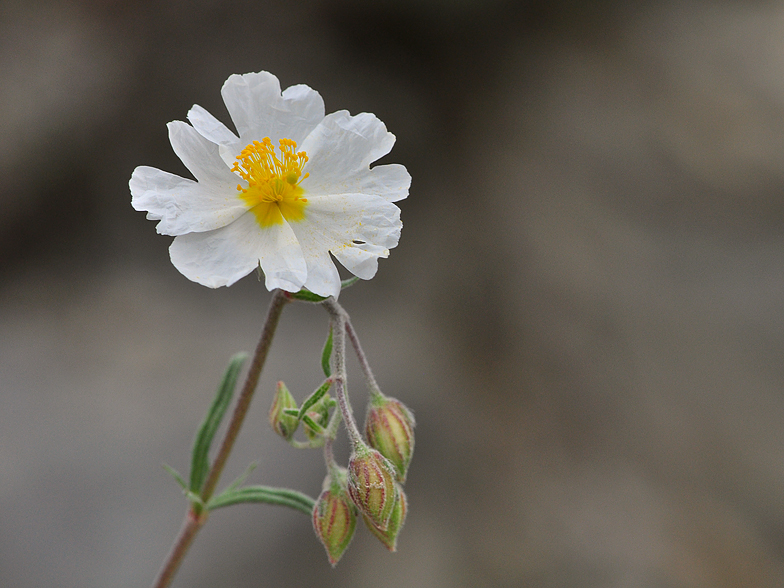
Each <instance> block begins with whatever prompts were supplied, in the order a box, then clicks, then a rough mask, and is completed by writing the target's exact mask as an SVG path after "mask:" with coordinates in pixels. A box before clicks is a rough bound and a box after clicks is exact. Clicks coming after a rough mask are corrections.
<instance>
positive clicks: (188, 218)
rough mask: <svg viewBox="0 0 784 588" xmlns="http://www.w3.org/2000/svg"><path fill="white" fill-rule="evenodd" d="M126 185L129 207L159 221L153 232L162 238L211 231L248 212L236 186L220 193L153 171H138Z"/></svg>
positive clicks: (135, 171)
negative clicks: (129, 199)
mask: <svg viewBox="0 0 784 588" xmlns="http://www.w3.org/2000/svg"><path fill="white" fill-rule="evenodd" d="M129 185H130V187H131V196H132V198H131V206H133V208H134V209H136V210H144V211H147V218H148V219H149V220H160V221H161V222H159V223H158V225H157V226H156V227H155V228H156V230H157V231H158V232H159V233H161V234H163V235H184V234H185V233H191V232H203V231H211V230H213V229H217V228H219V227H223V226H225V225H228V224H229V223H231V222H233V221H234V220H236V219H237V218H239V217H240V216H242V214H243V213H244V212H245V211H246V209H247V207H246V206H245V203H244V202H242V200H240V199H239V197H238V196H237V194H238V192H237V188H236V185H235V186H233V187H229V188H228V189H224V190H220V189H217V188H216V187H215V186H210V185H209V184H199V183H197V182H194V181H193V180H188V179H185V178H181V177H180V176H176V175H174V174H170V173H168V172H165V171H161V170H159V169H155V168H154V167H146V166H140V167H137V168H136V169H135V170H134V171H133V175H132V176H131V181H130V182H129Z"/></svg>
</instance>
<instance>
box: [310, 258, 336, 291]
mask: <svg viewBox="0 0 784 588" xmlns="http://www.w3.org/2000/svg"><path fill="white" fill-rule="evenodd" d="M305 259H306V261H307V264H308V280H307V281H306V282H305V288H307V289H308V290H310V291H311V292H313V293H315V294H318V295H319V296H334V297H335V298H337V297H338V296H339V295H340V274H339V273H338V268H336V267H335V262H334V261H332V258H331V257H330V256H329V253H328V252H326V251H323V252H318V253H317V255H316V256H314V257H306V258H305Z"/></svg>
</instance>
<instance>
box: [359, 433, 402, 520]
mask: <svg viewBox="0 0 784 588" xmlns="http://www.w3.org/2000/svg"><path fill="white" fill-rule="evenodd" d="M348 494H349V496H350V497H351V500H353V501H354V504H356V505H357V507H358V508H359V510H360V511H361V512H362V514H364V515H365V516H367V517H368V519H370V522H371V523H373V525H375V526H376V527H378V528H379V529H381V530H382V531H383V530H386V528H387V524H388V523H389V517H390V516H391V515H392V510H393V508H394V506H395V499H396V496H395V494H396V489H395V469H394V466H393V465H392V464H391V463H390V462H389V460H388V459H387V458H385V457H384V456H383V455H381V454H380V453H379V452H378V451H376V450H375V449H371V448H370V447H368V446H367V445H364V444H362V445H360V446H358V447H357V448H356V449H355V452H354V453H353V454H352V456H351V459H349V462H348Z"/></svg>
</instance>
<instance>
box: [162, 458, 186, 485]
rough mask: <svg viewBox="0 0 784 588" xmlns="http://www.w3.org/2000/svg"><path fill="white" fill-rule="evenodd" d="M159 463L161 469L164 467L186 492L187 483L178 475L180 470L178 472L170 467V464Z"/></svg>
mask: <svg viewBox="0 0 784 588" xmlns="http://www.w3.org/2000/svg"><path fill="white" fill-rule="evenodd" d="M161 465H162V466H163V469H165V470H166V471H167V472H169V473H170V474H171V475H172V477H173V478H174V479H175V481H176V482H177V483H178V484H179V485H180V486H181V487H182V489H183V490H185V491H186V492H187V491H188V484H186V483H185V480H184V479H183V477H182V476H181V475H180V472H178V471H177V470H175V469H174V468H173V467H171V466H170V465H167V464H165V463H164V464H161Z"/></svg>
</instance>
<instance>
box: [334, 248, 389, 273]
mask: <svg viewBox="0 0 784 588" xmlns="http://www.w3.org/2000/svg"><path fill="white" fill-rule="evenodd" d="M383 253H384V254H381V255H379V254H377V253H371V252H369V251H365V250H364V249H360V248H359V247H343V248H342V249H338V250H337V251H335V257H336V258H337V260H338V261H339V262H340V263H341V264H342V265H343V267H345V268H346V269H347V270H348V271H350V272H351V273H352V274H354V275H355V276H357V277H359V278H362V279H363V280H369V279H370V278H372V277H373V276H375V275H376V272H377V271H378V258H379V257H388V256H389V249H386V250H384V252H383Z"/></svg>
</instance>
